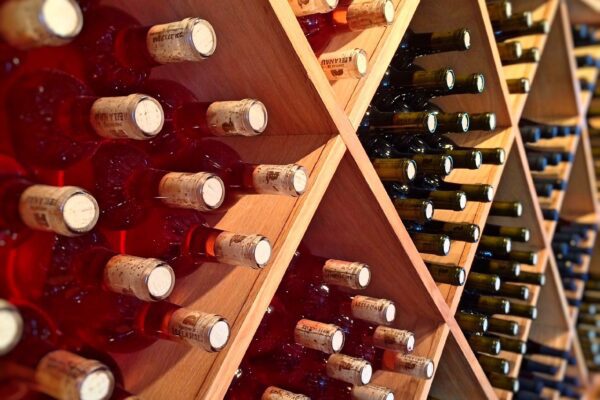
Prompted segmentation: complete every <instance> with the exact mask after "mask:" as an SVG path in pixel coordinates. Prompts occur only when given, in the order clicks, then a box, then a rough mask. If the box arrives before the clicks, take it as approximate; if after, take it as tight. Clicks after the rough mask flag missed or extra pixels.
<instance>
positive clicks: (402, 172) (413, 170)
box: [373, 158, 417, 183]
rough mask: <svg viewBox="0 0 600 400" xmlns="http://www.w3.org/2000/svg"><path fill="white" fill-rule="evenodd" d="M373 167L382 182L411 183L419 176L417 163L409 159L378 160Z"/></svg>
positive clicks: (374, 161) (375, 160)
mask: <svg viewBox="0 0 600 400" xmlns="http://www.w3.org/2000/svg"><path fill="white" fill-rule="evenodd" d="M373 167H374V168H375V172H377V176H379V178H380V179H381V180H382V181H384V182H385V181H392V182H400V183H410V182H412V180H413V179H415V176H416V174H417V163H416V162H415V161H414V160H411V159H408V158H389V159H385V158H377V159H374V160H373Z"/></svg>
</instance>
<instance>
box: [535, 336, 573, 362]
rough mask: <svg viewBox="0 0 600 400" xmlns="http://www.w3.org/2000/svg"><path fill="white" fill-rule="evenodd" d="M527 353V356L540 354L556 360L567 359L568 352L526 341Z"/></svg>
mask: <svg viewBox="0 0 600 400" xmlns="http://www.w3.org/2000/svg"><path fill="white" fill-rule="evenodd" d="M527 353H528V354H542V355H546V356H551V357H558V358H564V359H567V358H569V352H568V351H564V350H560V349H557V348H555V347H552V346H547V345H545V344H543V343H539V342H536V341H535V340H532V339H528V340H527Z"/></svg>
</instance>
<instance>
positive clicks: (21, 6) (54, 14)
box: [0, 0, 83, 50]
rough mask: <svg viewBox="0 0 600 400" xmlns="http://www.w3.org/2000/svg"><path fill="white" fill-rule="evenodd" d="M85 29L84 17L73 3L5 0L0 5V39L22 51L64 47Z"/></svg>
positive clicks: (65, 0) (63, 1) (65, 1)
mask: <svg viewBox="0 0 600 400" xmlns="http://www.w3.org/2000/svg"><path fill="white" fill-rule="evenodd" d="M82 27H83V14H82V12H81V9H80V8H79V5H78V4H77V2H75V1H73V0H60V1H54V2H48V1H41V2H40V1H36V0H26V1H23V0H5V1H3V2H2V4H0V37H1V38H2V39H3V40H4V41H5V42H6V43H8V44H9V45H10V46H12V47H15V48H18V49H21V50H29V49H32V48H37V47H42V46H62V45H65V44H67V43H69V42H70V41H72V40H73V39H74V38H75V37H76V36H77V35H79V33H80V32H81V28H82Z"/></svg>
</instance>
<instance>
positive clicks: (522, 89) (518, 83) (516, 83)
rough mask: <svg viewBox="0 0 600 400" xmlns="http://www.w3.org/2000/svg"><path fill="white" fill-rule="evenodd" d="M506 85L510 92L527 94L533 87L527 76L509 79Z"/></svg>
mask: <svg viewBox="0 0 600 400" xmlns="http://www.w3.org/2000/svg"><path fill="white" fill-rule="evenodd" d="M506 85H507V86H508V92H509V93H510V94H527V93H529V90H530V89H531V83H530V82H529V79H527V78H516V79H507V80H506Z"/></svg>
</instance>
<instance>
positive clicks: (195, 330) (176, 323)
mask: <svg viewBox="0 0 600 400" xmlns="http://www.w3.org/2000/svg"><path fill="white" fill-rule="evenodd" d="M169 333H170V334H171V339H172V340H177V341H180V342H184V343H186V344H189V345H190V346H195V347H200V348H201V349H203V350H205V351H208V352H216V351H220V350H221V349H223V347H225V345H226V344H227V342H228V341H229V333H230V328H229V323H227V320H226V319H225V318H223V317H221V316H220V315H216V314H208V313H203V312H199V311H192V310H189V309H187V308H183V307H182V308H179V309H178V310H176V311H175V312H174V313H173V314H172V315H171V320H170V321H169Z"/></svg>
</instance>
